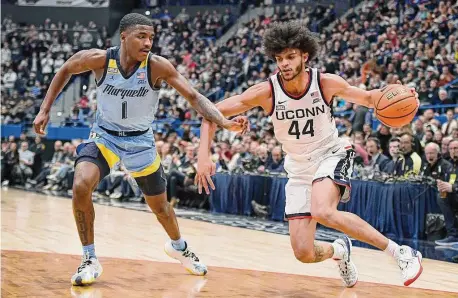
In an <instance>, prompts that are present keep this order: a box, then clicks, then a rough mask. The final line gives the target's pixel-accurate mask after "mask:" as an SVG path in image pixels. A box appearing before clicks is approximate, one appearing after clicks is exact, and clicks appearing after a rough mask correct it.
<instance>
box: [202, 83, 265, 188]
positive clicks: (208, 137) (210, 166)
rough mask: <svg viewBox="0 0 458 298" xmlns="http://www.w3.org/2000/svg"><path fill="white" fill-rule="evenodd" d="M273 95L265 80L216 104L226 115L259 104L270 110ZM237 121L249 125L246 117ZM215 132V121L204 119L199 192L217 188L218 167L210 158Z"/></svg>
mask: <svg viewBox="0 0 458 298" xmlns="http://www.w3.org/2000/svg"><path fill="white" fill-rule="evenodd" d="M271 97H272V95H271V90H270V84H269V82H263V83H260V84H256V85H254V86H252V87H250V88H249V89H248V90H246V91H245V92H243V93H242V94H240V95H235V96H232V97H229V98H227V99H225V100H223V101H221V102H219V103H218V104H217V105H216V106H217V107H218V110H220V111H221V113H222V114H223V115H224V116H225V117H230V116H235V115H239V114H242V113H244V112H246V111H248V110H251V109H252V108H254V107H258V106H260V107H262V108H263V109H264V110H265V111H268V112H269V111H270V110H271V109H272V100H271ZM237 121H239V122H241V123H246V125H249V123H248V119H246V117H243V118H238V120H237ZM248 127H249V126H248ZM215 132H216V125H215V124H214V123H212V122H210V121H207V120H204V121H202V125H201V127H200V145H199V153H198V163H197V174H196V177H195V181H194V182H195V184H196V185H197V186H198V189H199V193H202V188H204V189H205V192H206V193H207V194H209V193H210V190H209V188H208V185H210V187H211V188H212V189H215V185H214V184H213V181H212V179H211V175H213V174H215V171H216V167H215V164H214V163H213V162H212V161H211V159H210V147H211V142H212V140H213V137H214V136H215Z"/></svg>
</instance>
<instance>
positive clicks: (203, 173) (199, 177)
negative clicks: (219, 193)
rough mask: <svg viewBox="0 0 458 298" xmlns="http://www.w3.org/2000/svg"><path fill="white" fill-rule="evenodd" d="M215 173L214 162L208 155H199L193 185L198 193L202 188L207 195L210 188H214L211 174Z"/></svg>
mask: <svg viewBox="0 0 458 298" xmlns="http://www.w3.org/2000/svg"><path fill="white" fill-rule="evenodd" d="M215 173H216V164H215V163H214V162H213V161H212V160H211V159H210V157H201V156H199V157H198V159H197V173H196V177H195V178H194V185H196V186H197V188H198V190H199V194H201V193H202V188H204V189H205V193H206V194H207V195H209V194H210V189H209V188H208V186H209V185H210V187H211V189H213V190H215V184H213V181H212V178H211V176H213V175H214V174H215Z"/></svg>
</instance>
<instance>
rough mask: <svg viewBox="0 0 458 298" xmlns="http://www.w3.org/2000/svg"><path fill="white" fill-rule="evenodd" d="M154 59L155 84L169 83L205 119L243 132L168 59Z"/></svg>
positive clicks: (238, 125)
mask: <svg viewBox="0 0 458 298" xmlns="http://www.w3.org/2000/svg"><path fill="white" fill-rule="evenodd" d="M152 59H154V62H151V61H150V63H154V66H153V67H151V69H154V71H152V72H156V74H152V75H153V76H154V75H156V80H155V84H157V82H158V80H159V81H161V80H163V81H165V82H167V84H169V85H170V86H172V87H173V88H174V89H175V90H177V91H178V92H179V93H180V94H181V95H182V96H183V97H184V98H185V99H186V100H187V101H188V102H189V103H190V104H191V106H192V107H193V108H194V109H195V110H196V111H197V112H198V113H199V114H201V115H202V116H203V117H204V118H205V119H207V120H209V121H211V122H214V123H216V124H217V125H219V126H221V127H223V128H225V129H228V130H232V131H242V130H243V129H244V126H243V125H242V124H241V123H238V122H236V121H232V120H228V119H226V118H225V117H224V116H223V114H222V113H221V112H220V111H219V110H218V109H217V108H216V106H215V105H214V104H213V103H212V102H211V101H210V100H209V99H208V98H206V97H205V96H203V95H202V94H200V93H199V92H197V90H196V89H194V88H193V87H192V86H191V84H190V83H189V82H188V80H186V78H185V77H183V76H182V75H181V74H180V73H179V72H178V71H177V70H176V69H175V67H173V65H172V64H171V63H170V62H169V61H168V60H167V59H165V58H163V57H159V56H154V57H153V58H152Z"/></svg>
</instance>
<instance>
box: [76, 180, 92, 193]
mask: <svg viewBox="0 0 458 298" xmlns="http://www.w3.org/2000/svg"><path fill="white" fill-rule="evenodd" d="M92 184H93V182H91V181H89V180H88V179H83V178H77V177H75V180H74V181H73V194H74V195H75V196H76V197H80V196H86V195H88V194H90V193H91V191H92Z"/></svg>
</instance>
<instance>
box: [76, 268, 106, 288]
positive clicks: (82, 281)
mask: <svg viewBox="0 0 458 298" xmlns="http://www.w3.org/2000/svg"><path fill="white" fill-rule="evenodd" d="M102 273H103V269H102V270H101V271H100V273H99V274H98V275H97V277H91V278H89V279H83V278H81V279H79V278H78V277H77V278H75V280H73V278H72V280H71V282H72V285H73V286H88V285H91V284H93V283H94V282H95V281H96V279H98V278H99V277H100V276H102Z"/></svg>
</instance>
